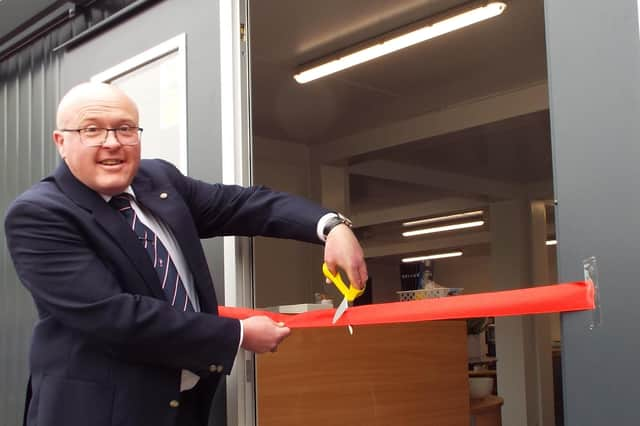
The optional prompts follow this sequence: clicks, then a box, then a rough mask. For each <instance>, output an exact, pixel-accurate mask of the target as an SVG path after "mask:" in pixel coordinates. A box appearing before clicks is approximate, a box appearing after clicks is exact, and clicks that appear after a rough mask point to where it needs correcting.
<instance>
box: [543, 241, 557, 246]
mask: <svg viewBox="0 0 640 426" xmlns="http://www.w3.org/2000/svg"><path fill="white" fill-rule="evenodd" d="M545 244H546V245H548V246H555V245H557V244H558V240H547V241H546V242H545Z"/></svg>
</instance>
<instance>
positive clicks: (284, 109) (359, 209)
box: [249, 0, 562, 425]
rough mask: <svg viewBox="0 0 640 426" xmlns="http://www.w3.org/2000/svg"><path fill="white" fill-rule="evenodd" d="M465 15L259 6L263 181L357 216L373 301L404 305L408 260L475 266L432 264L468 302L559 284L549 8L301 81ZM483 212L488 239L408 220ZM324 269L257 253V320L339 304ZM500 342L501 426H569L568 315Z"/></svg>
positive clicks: (308, 261)
mask: <svg viewBox="0 0 640 426" xmlns="http://www.w3.org/2000/svg"><path fill="white" fill-rule="evenodd" d="M464 4H466V2H463V1H454V0H442V1H435V2H434V1H427V0H423V1H419V0H416V1H409V0H407V1H399V2H384V1H375V2H371V1H355V0H354V1H350V2H346V3H345V2H338V1H335V2H329V3H327V2H323V3H322V4H316V2H310V1H308V2H300V1H286V0H272V1H252V2H250V5H249V6H250V45H251V86H252V89H251V90H252V95H251V99H252V125H253V141H254V143H253V153H254V157H253V164H254V169H253V173H254V183H256V184H265V185H268V186H271V187H274V188H276V189H279V190H284V191H288V192H293V193H297V194H300V195H303V196H307V197H311V198H313V199H315V200H317V201H319V202H322V203H323V204H325V205H327V206H328V207H331V208H334V209H336V210H340V211H342V212H344V213H346V214H347V215H349V216H350V217H351V219H352V220H354V224H355V226H356V232H357V235H358V237H359V239H360V241H361V242H362V244H363V247H364V249H365V255H366V256H367V262H368V266H369V273H370V276H371V277H372V279H373V285H372V299H373V302H374V303H382V302H389V301H395V300H397V298H398V295H397V293H396V292H397V291H399V290H402V283H401V272H400V265H401V263H402V259H403V258H405V257H409V256H414V255H420V254H437V253H440V252H446V251H449V250H451V249H458V250H460V251H462V252H463V255H462V256H460V257H456V258H449V259H442V260H436V261H433V263H432V266H433V275H432V279H433V281H435V283H437V284H439V285H442V286H445V287H455V288H464V290H463V292H464V294H472V293H478V292H486V291H496V290H504V289H509V288H515V287H518V286H530V285H535V284H546V283H552V282H557V270H556V266H555V265H556V257H555V256H556V252H555V246H554V245H552V243H551V241H553V240H555V224H554V217H555V214H554V213H555V212H554V203H553V200H554V195H553V176H552V160H551V141H550V123H549V109H548V108H549V105H548V85H547V66H546V47H545V28H544V4H543V1H542V0H527V1H522V2H517V3H516V2H509V4H508V7H507V9H506V10H505V12H504V13H503V14H502V15H500V16H499V17H496V18H495V19H493V20H490V21H486V22H483V23H479V24H476V25H474V26H471V27H468V28H464V29H462V30H459V31H456V32H453V33H449V34H446V35H443V36H441V37H438V38H435V39H433V40H429V41H427V42H425V43H422V44H419V45H415V46H412V47H410V48H408V49H405V50H403V51H399V52H395V53H393V54H391V55H388V56H386V57H383V58H379V59H377V60H375V61H372V62H369V63H365V64H361V65H359V66H356V67H354V68H351V69H348V70H344V71H341V72H339V73H337V74H334V75H332V76H329V77H326V78H324V79H319V80H316V81H314V82H310V83H307V84H304V85H301V84H298V83H297V82H296V81H295V80H294V79H293V74H294V72H295V71H296V70H297V69H298V68H299V66H300V65H301V64H305V63H308V62H310V61H314V60H316V59H318V58H321V57H323V56H325V55H328V54H331V53H333V52H336V51H338V50H340V49H341V48H344V47H347V46H351V45H354V44H356V43H358V42H361V41H363V40H367V39H369V38H371V37H374V36H376V35H379V34H382V33H385V32H388V31H392V30H394V29H396V28H399V27H401V26H403V25H406V24H408V23H412V22H415V21H416V20H418V19H420V18H423V17H429V16H435V15H438V14H440V13H442V12H443V11H446V10H449V9H451V8H455V7H459V6H462V5H464ZM336 11H339V13H338V12H336ZM522 28H527V31H526V32H524V31H521V29H522ZM470 211H482V212H483V213H482V217H483V222H484V223H483V224H482V225H481V226H479V227H477V228H474V229H466V230H462V231H456V232H449V233H442V234H433V235H428V236H423V237H416V238H414V239H409V238H404V237H402V236H401V232H402V230H403V226H402V223H403V222H407V221H410V220H417V219H423V218H435V217H442V216H447V215H451V214H456V213H464V212H470ZM534 234H535V238H533V237H532V235H534ZM534 240H535V244H537V245H534V242H533V241H534ZM547 241H549V243H548V244H547ZM541 245H542V246H541ZM274 253H277V255H274ZM534 253H536V257H535V258H536V260H535V261H534V260H533V257H534V256H533V254H534ZM321 260H322V251H321V248H318V247H309V246H308V245H304V244H299V243H293V242H287V241H271V240H267V239H257V240H256V242H255V250H254V263H255V297H256V306H257V307H269V306H276V305H288V304H298V303H309V302H313V301H314V295H316V294H322V295H325V296H326V297H327V298H335V297H336V295H335V294H332V293H331V290H330V289H327V288H326V287H325V286H324V284H323V280H322V277H321V275H320V274H319V273H318V272H319V268H318V265H319V264H320V262H321ZM507 265H509V266H508V267H507ZM281 271H286V275H285V277H286V279H285V280H283V279H282V275H281ZM492 332H493V333H495V342H496V346H497V356H496V358H497V359H498V361H497V366H496V369H495V370H496V371H497V383H498V386H497V387H498V394H499V395H501V396H503V397H504V399H505V405H504V406H503V410H502V413H503V423H504V424H515V423H510V422H512V421H514V419H517V421H518V422H520V421H521V419H523V418H526V419H527V421H528V423H527V424H535V422H538V423H539V424H545V425H547V424H556V425H561V424H562V416H561V410H560V408H561V404H560V405H559V406H557V408H556V404H558V402H556V403H554V401H553V395H554V389H553V367H552V357H555V359H558V354H559V342H560V339H561V336H560V325H559V316H558V315H555V316H549V317H536V318H520V317H518V318H499V319H497V320H496V323H495V330H493V331H492ZM513 347H517V348H520V349H519V350H516V351H515V352H514V350H513ZM523 348H526V349H523ZM529 350H531V351H529ZM501 353H502V354H501ZM512 353H515V354H516V355H513V356H511V355H509V354H512ZM531 354H533V355H531ZM540 363H542V365H544V366H545V367H544V368H542V369H540V370H538V369H536V368H537V367H535V366H536V365H540ZM532 369H535V370H532ZM532 371H533V372H536V373H535V374H539V375H541V377H544V379H541V380H540V381H537V382H536V383H535V386H537V387H538V388H539V389H543V390H542V391H541V392H539V393H538V394H539V395H541V396H540V397H533V398H532V397H530V396H527V395H526V392H525V391H524V388H526V387H528V386H531V385H532V383H531V381H530V379H528V378H527V377H529V376H530V375H531V373H532ZM501 373H502V374H501ZM507 377H516V379H515V380H508V379H507ZM257 389H258V393H259V392H260V384H259V383H258V386H257ZM559 394H561V388H558V387H556V390H555V395H556V397H557V396H558V395H559ZM259 399H260V398H259V397H258V400H259ZM534 407H535V408H534ZM259 412H260V407H258V413H259Z"/></svg>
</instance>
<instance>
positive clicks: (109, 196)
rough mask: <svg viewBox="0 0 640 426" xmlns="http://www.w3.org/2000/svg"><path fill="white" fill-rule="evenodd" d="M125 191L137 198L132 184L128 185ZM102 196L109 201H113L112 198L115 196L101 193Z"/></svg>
mask: <svg viewBox="0 0 640 426" xmlns="http://www.w3.org/2000/svg"><path fill="white" fill-rule="evenodd" d="M123 193H125V194H129V195H131V196H132V197H133V198H134V199H135V198H136V194H135V193H134V192H133V188H132V187H131V185H129V186H127V189H125V190H124V191H123ZM100 196H101V197H102V199H103V200H105V201H106V202H107V203H108V202H109V201H111V199H112V198H113V196H112V195H105V194H100Z"/></svg>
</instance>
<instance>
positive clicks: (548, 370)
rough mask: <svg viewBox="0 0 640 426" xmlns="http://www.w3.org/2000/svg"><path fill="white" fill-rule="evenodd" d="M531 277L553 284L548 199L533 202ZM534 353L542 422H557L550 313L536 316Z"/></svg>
mask: <svg viewBox="0 0 640 426" xmlns="http://www.w3.org/2000/svg"><path fill="white" fill-rule="evenodd" d="M530 229H531V281H532V283H533V285H544V284H549V281H550V279H549V277H550V276H549V259H548V252H549V250H548V247H547V245H546V240H547V213H546V208H545V203H544V201H533V202H531V227H530ZM533 328H534V336H533V339H534V342H535V343H534V347H535V351H534V355H535V361H536V373H537V374H536V376H535V377H534V378H533V379H535V381H536V385H537V399H538V402H539V403H538V419H539V421H538V424H539V425H540V426H555V411H554V398H553V362H552V356H551V355H552V353H551V351H552V345H551V319H550V316H549V315H536V316H534V317H533Z"/></svg>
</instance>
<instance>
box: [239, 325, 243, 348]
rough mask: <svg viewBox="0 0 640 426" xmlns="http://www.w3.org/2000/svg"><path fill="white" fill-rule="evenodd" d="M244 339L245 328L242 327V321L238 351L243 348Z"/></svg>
mask: <svg viewBox="0 0 640 426" xmlns="http://www.w3.org/2000/svg"><path fill="white" fill-rule="evenodd" d="M243 338H244V326H243V325H242V321H240V340H239V341H238V351H239V350H240V348H241V347H242V339H243Z"/></svg>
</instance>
